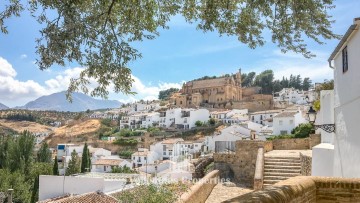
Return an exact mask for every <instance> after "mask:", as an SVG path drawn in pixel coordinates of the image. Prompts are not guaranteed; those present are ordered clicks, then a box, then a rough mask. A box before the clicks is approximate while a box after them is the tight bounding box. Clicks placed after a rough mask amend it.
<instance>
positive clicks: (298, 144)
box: [272, 138, 309, 150]
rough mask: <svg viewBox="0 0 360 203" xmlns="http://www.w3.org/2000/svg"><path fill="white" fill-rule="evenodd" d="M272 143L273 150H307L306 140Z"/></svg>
mask: <svg viewBox="0 0 360 203" xmlns="http://www.w3.org/2000/svg"><path fill="white" fill-rule="evenodd" d="M272 143H273V150H296V149H309V139H308V138H294V139H276V140H273V141H272Z"/></svg>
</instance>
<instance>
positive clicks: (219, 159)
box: [214, 140, 271, 187]
mask: <svg viewBox="0 0 360 203" xmlns="http://www.w3.org/2000/svg"><path fill="white" fill-rule="evenodd" d="M270 146H271V145H270V144H269V142H267V141H259V140H240V141H237V142H236V148H235V153H230V154H226V153H223V154H222V153H218V154H217V153H215V154H214V162H215V165H214V167H215V169H218V170H220V171H221V172H222V173H221V174H220V177H221V178H233V180H234V181H235V182H240V183H243V184H245V185H248V186H251V187H252V186H253V184H254V176H255V167H256V159H257V154H258V149H259V148H264V152H267V151H266V150H267V149H270Z"/></svg>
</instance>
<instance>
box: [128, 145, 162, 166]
mask: <svg viewBox="0 0 360 203" xmlns="http://www.w3.org/2000/svg"><path fill="white" fill-rule="evenodd" d="M156 160H159V155H158V154H156V153H155V152H154V151H149V150H148V149H145V148H139V149H138V151H137V152H135V153H133V154H132V155H131V162H132V167H133V168H135V167H141V166H143V165H146V164H154V162H155V161H156Z"/></svg>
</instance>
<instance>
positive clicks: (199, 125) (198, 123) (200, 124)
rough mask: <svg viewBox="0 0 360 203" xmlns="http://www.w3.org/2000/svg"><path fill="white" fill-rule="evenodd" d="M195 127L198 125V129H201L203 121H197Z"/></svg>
mask: <svg viewBox="0 0 360 203" xmlns="http://www.w3.org/2000/svg"><path fill="white" fill-rule="evenodd" d="M195 125H196V127H201V126H202V125H203V122H201V121H196V122H195Z"/></svg>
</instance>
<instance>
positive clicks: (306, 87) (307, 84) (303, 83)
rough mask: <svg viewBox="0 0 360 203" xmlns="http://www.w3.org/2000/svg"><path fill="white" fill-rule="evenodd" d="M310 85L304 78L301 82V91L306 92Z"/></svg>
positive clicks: (307, 79)
mask: <svg viewBox="0 0 360 203" xmlns="http://www.w3.org/2000/svg"><path fill="white" fill-rule="evenodd" d="M311 83H312V81H311V80H310V78H304V80H303V82H302V89H303V90H305V91H308V90H309V89H310V87H311Z"/></svg>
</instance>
